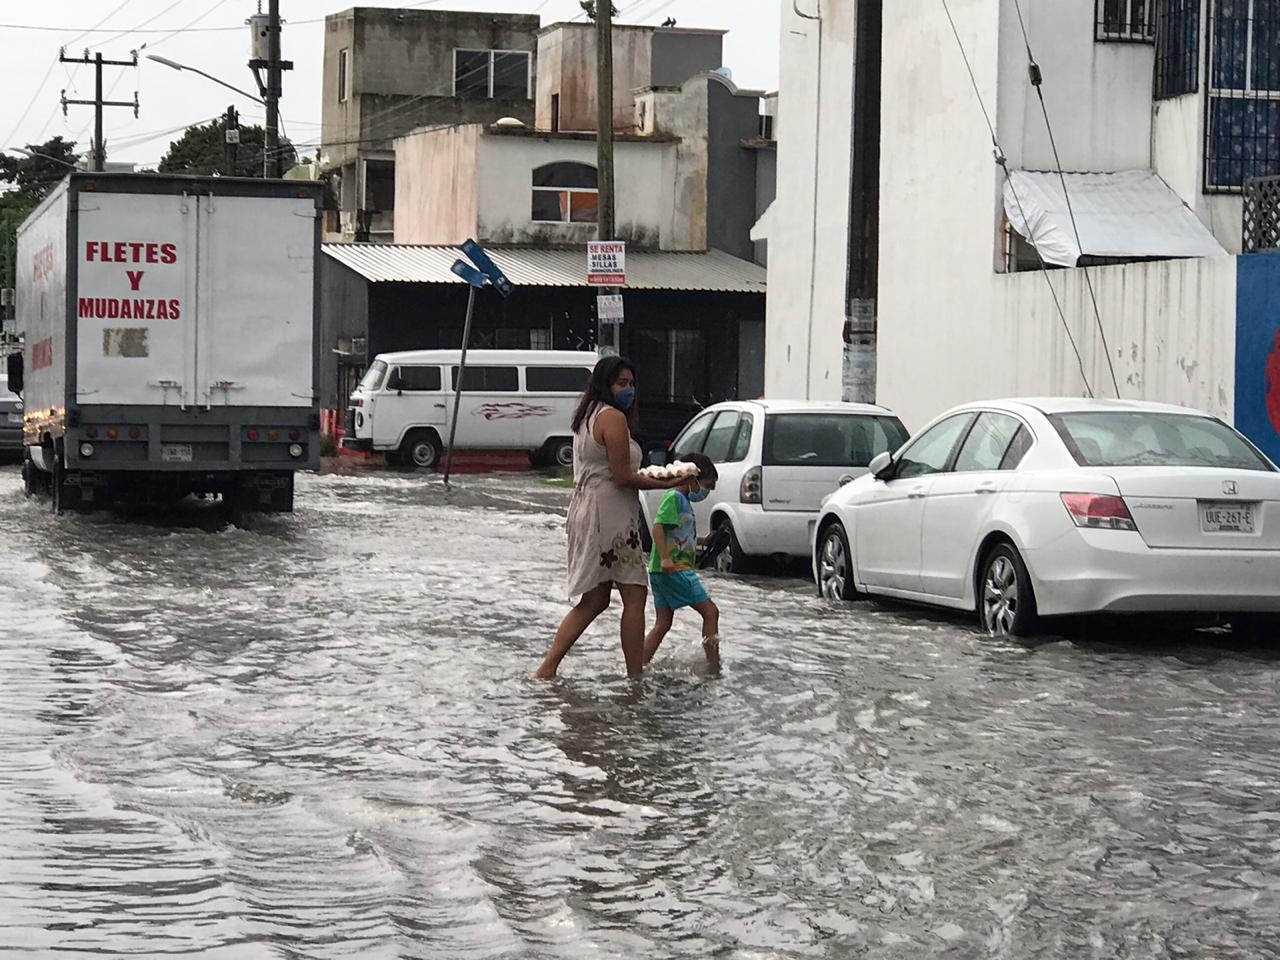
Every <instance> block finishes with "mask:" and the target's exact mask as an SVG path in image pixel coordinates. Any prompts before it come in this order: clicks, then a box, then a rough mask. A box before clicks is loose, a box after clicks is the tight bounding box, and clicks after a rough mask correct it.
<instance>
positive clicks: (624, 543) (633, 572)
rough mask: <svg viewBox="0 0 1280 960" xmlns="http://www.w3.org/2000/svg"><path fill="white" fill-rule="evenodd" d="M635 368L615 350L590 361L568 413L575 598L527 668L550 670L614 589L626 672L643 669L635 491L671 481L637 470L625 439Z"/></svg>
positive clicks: (634, 447)
mask: <svg viewBox="0 0 1280 960" xmlns="http://www.w3.org/2000/svg"><path fill="white" fill-rule="evenodd" d="M637 413H638V411H637V408H636V371H635V368H634V367H633V366H632V365H631V364H630V363H628V362H627V361H626V360H623V359H622V358H621V357H605V358H604V359H602V360H601V361H600V362H599V363H597V364H596V367H595V370H593V371H592V373H591V379H590V380H589V381H588V382H587V389H586V390H585V391H584V392H583V394H582V398H581V399H580V400H579V401H578V409H577V411H576V412H575V413H574V415H573V484H574V489H573V499H572V500H571V501H570V503H569V519H568V521H567V523H566V525H565V528H566V530H567V531H568V534H569V575H568V583H569V596H571V597H581V599H580V600H579V601H578V604H577V606H575V607H574V608H573V609H572V610H570V611H569V613H568V615H567V616H566V617H565V618H564V622H563V623H561V624H560V629H559V630H557V631H556V636H555V639H554V640H553V641H552V642H551V649H550V650H548V651H547V655H546V657H545V658H544V659H543V661H542V665H541V666H539V667H538V670H537V672H536V673H535V674H534V677H535V678H536V679H540V680H545V679H550V678H551V677H554V676H555V675H556V670H557V669H558V668H559V666H560V661H561V660H563V659H564V657H565V654H567V653H568V652H569V648H570V647H572V646H573V645H574V643H575V642H576V641H577V639H578V638H579V637H580V636H582V633H583V631H585V630H586V629H587V627H589V626H591V624H592V622H593V621H594V620H595V619H596V617H598V616H600V614H602V613H604V612H605V610H607V609H608V608H609V601H610V599H611V597H612V594H613V589H614V588H615V587H617V590H618V593H619V594H620V595H621V597H622V630H621V632H622V656H623V657H624V658H625V659H626V662H627V673H628V674H629V675H631V676H635V675H636V674H638V673H640V671H641V670H642V669H643V668H644V632H645V631H644V614H645V601H646V600H647V599H648V596H649V575H648V564H649V558H648V557H647V556H646V555H645V552H644V549H643V547H642V545H641V542H640V528H639V525H638V524H637V522H636V521H637V518H638V513H639V510H638V507H639V504H638V503H637V497H636V492H637V491H639V490H666V489H668V488H670V487H672V486H674V485H675V484H676V483H678V482H679V481H678V480H655V479H653V478H651V477H646V476H643V475H641V474H640V473H638V472H637V471H638V470H639V469H640V460H641V453H640V445H639V444H638V443H636V442H635V441H634V440H633V439H631V431H632V429H633V428H634V427H635V425H636V422H637V420H638V417H637Z"/></svg>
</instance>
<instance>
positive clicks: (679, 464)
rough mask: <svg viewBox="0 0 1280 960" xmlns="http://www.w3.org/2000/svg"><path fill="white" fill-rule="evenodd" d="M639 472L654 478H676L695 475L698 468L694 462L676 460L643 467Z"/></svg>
mask: <svg viewBox="0 0 1280 960" xmlns="http://www.w3.org/2000/svg"><path fill="white" fill-rule="evenodd" d="M640 472H641V473H642V474H644V475H645V476H646V477H652V478H653V479H654V480H677V479H680V478H681V477H696V476H697V475H698V468H697V466H696V465H695V464H692V463H685V462H684V461H683V460H676V461H675V462H674V463H668V464H666V465H665V466H662V467H645V468H644V469H643V470H641V471H640Z"/></svg>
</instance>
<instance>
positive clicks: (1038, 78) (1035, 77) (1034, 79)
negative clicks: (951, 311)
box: [1013, 0, 1120, 399]
mask: <svg viewBox="0 0 1280 960" xmlns="http://www.w3.org/2000/svg"><path fill="white" fill-rule="evenodd" d="M1013 6H1014V9H1015V10H1017V11H1018V25H1019V26H1020V27H1021V28H1022V42H1023V43H1024V44H1025V45H1026V47H1027V63H1028V68H1027V69H1028V75H1029V76H1030V78H1031V85H1032V86H1033V87H1035V88H1036V96H1037V97H1039V99H1040V111H1041V113H1043V114H1044V125H1045V129H1046V130H1048V132H1049V146H1050V147H1052V148H1053V162H1054V165H1055V166H1056V167H1057V168H1058V179H1059V180H1060V181H1061V182H1062V196H1063V197H1064V198H1065V199H1066V201H1067V216H1068V217H1070V218H1071V232H1072V233H1074V234H1075V239H1076V249H1078V250H1079V251H1080V254H1081V256H1083V255H1084V246H1083V245H1082V244H1081V243H1080V227H1079V225H1078V224H1077V223H1076V213H1075V210H1074V209H1072V206H1071V194H1070V193H1069V192H1068V191H1067V175H1066V174H1065V173H1063V172H1062V159H1061V158H1060V157H1059V156H1058V141H1057V139H1056V138H1055V137H1054V135H1053V124H1052V123H1050V122H1049V107H1048V105H1047V104H1046V103H1045V100H1044V90H1043V88H1042V87H1041V83H1042V81H1043V79H1044V78H1043V76H1042V74H1041V73H1040V64H1038V63H1036V58H1035V55H1034V54H1032V52H1031V38H1030V37H1029V36H1028V35H1027V24H1026V21H1025V20H1023V18H1022V4H1021V3H1020V2H1019V0H1013ZM1023 222H1024V223H1025V222H1026V218H1025V215H1024V218H1023ZM1077 265H1079V262H1078V261H1077ZM1080 269H1081V270H1082V271H1083V272H1084V282H1085V286H1087V287H1088V288H1089V300H1090V302H1091V303H1092V304H1093V317H1094V322H1095V323H1096V324H1097V326H1098V336H1099V337H1100V338H1101V339H1102V349H1103V352H1104V354H1105V355H1106V358H1107V369H1108V370H1109V371H1111V383H1112V385H1113V386H1114V387H1115V390H1116V398H1117V399H1119V397H1120V381H1119V379H1118V378H1117V377H1116V368H1115V364H1114V363H1112V362H1111V346H1110V344H1108V343H1107V331H1106V329H1105V328H1104V327H1103V326H1102V313H1101V312H1100V311H1099V310H1098V297H1097V294H1096V293H1094V289H1093V279H1092V278H1091V277H1090V276H1089V268H1088V267H1087V266H1080Z"/></svg>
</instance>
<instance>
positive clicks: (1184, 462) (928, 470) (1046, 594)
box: [813, 399, 1280, 637]
mask: <svg viewBox="0 0 1280 960" xmlns="http://www.w3.org/2000/svg"><path fill="white" fill-rule="evenodd" d="M813 570H814V578H815V580H816V582H817V585H818V591H819V593H821V594H822V595H823V596H824V597H828V598H831V599H841V600H852V599H854V598H855V597H856V596H858V595H859V594H878V595H881V596H886V597H895V598H899V599H903V600H910V601H918V602H924V603H928V604H933V605H936V606H941V607H950V608H953V609H956V610H968V611H976V612H977V614H978V618H979V621H980V623H981V625H982V626H983V628H985V629H986V630H987V631H988V632H990V633H992V634H996V635H1026V634H1028V633H1030V632H1032V631H1034V629H1035V626H1036V621H1037V617H1039V616H1059V615H1074V614H1088V613H1135V614H1136V613H1189V614H1190V613H1196V614H1199V613H1205V614H1216V615H1222V616H1224V617H1225V619H1227V620H1228V621H1229V622H1231V624H1232V626H1233V628H1235V629H1237V630H1239V631H1240V632H1242V633H1245V634H1247V635H1256V636H1259V637H1262V636H1271V635H1274V633H1275V632H1276V631H1277V630H1280V472H1278V471H1277V470H1276V467H1275V466H1273V465H1272V464H1271V462H1270V461H1268V460H1267V458H1266V457H1264V456H1263V455H1262V454H1261V453H1260V452H1259V451H1258V450H1257V448H1255V447H1254V446H1253V445H1252V444H1251V443H1249V441H1248V440H1246V439H1245V438H1244V437H1243V436H1241V435H1240V434H1239V433H1237V432H1236V431H1235V430H1234V429H1232V428H1231V427H1229V426H1228V425H1227V424H1225V423H1223V422H1222V421H1221V420H1219V419H1217V418H1215V417H1213V416H1211V415H1209V414H1206V413H1199V412H1197V411H1194V410H1188V409H1185V408H1183V407H1175V406H1167V405H1164V404H1155V403H1143V402H1128V401H1120V400H1080V399H1045V400H1008V401H1000V402H994V403H977V404H969V405H965V406H962V407H957V408H956V409H954V410H951V411H948V412H947V413H946V414H944V415H943V416H941V417H939V418H938V419H936V420H935V421H933V422H932V423H931V424H929V426H928V427H926V428H925V429H924V430H922V431H921V432H920V433H919V434H918V435H917V436H916V437H915V438H914V439H912V440H911V442H910V443H908V444H906V445H905V446H904V447H903V448H902V449H901V450H899V451H898V452H897V453H895V454H893V455H888V454H885V455H882V456H881V457H878V458H877V459H876V461H875V462H873V463H872V465H871V473H869V474H868V475H866V476H863V477H860V478H858V479H857V480H854V481H853V482H851V483H849V484H848V485H846V486H845V487H843V488H841V489H840V490H839V491H837V492H836V493H835V494H833V495H832V496H831V497H830V498H828V499H827V501H826V503H825V504H824V505H823V508H822V512H821V515H820V517H819V519H818V524H817V527H816V528H815V531H814V546H813Z"/></svg>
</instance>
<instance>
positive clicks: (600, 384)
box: [573, 357, 640, 433]
mask: <svg viewBox="0 0 1280 960" xmlns="http://www.w3.org/2000/svg"><path fill="white" fill-rule="evenodd" d="M624 370H626V371H629V372H630V373H631V376H633V377H634V376H636V368H635V365H634V364H632V363H631V361H630V360H625V359H623V358H622V357H601V358H600V360H599V362H598V363H596V367H595V369H594V370H592V371H591V376H590V377H588V378H587V386H586V389H585V390H583V391H582V396H581V397H580V398H579V400H578V409H577V410H575V411H574V413H573V432H574V433H577V432H578V431H579V430H581V429H582V425H583V424H584V423H586V422H587V418H588V417H589V416H591V411H593V410H594V409H595V408H596V405H597V404H601V403H603V404H606V405H608V406H611V407H612V406H613V405H614V404H613V382H614V381H615V380H617V379H618V377H620V376H621V375H622V371H624ZM623 412H624V414H625V415H626V418H627V423H628V424H629V425H630V427H631V432H632V433H634V432H635V430H636V427H637V426H638V425H639V422H640V410H639V407H638V406H637V404H635V403H634V402H633V403H632V404H631V409H630V410H626V411H623Z"/></svg>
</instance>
